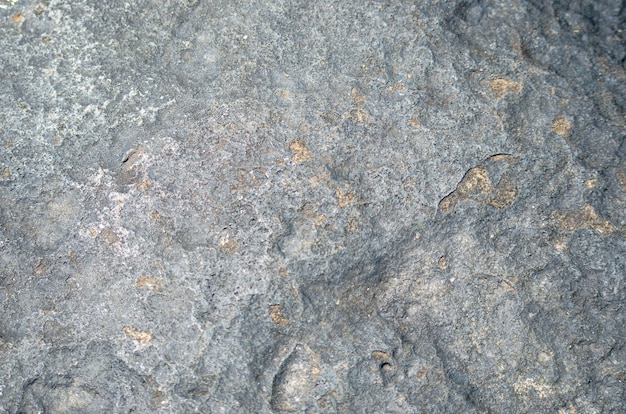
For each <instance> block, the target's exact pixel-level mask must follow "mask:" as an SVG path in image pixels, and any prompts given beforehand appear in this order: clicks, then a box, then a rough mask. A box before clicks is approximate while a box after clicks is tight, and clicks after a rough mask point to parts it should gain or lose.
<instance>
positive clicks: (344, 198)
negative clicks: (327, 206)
mask: <svg viewBox="0 0 626 414" xmlns="http://www.w3.org/2000/svg"><path fill="white" fill-rule="evenodd" d="M335 197H337V204H338V205H339V207H341V208H344V207H346V206H347V205H348V204H349V203H351V202H352V201H353V200H354V199H355V195H354V193H352V192H351V191H346V192H344V191H343V190H342V189H341V188H340V187H337V190H335Z"/></svg>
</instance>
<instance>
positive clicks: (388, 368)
mask: <svg viewBox="0 0 626 414" xmlns="http://www.w3.org/2000/svg"><path fill="white" fill-rule="evenodd" d="M392 369H393V367H392V366H391V364H390V363H389V362H383V363H382V364H380V370H381V371H385V372H387V371H391V370H392Z"/></svg>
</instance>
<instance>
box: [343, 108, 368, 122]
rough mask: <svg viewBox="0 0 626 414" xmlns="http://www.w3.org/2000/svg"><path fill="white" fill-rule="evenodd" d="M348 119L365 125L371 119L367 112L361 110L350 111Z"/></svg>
mask: <svg viewBox="0 0 626 414" xmlns="http://www.w3.org/2000/svg"><path fill="white" fill-rule="evenodd" d="M347 118H348V119H349V120H350V121H354V122H361V123H363V124H364V123H367V120H368V119H369V115H368V114H367V112H365V111H364V110H362V109H361V108H356V109H353V110H351V111H350V113H349V114H348V117H347Z"/></svg>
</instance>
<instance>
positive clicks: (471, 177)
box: [439, 165, 491, 212]
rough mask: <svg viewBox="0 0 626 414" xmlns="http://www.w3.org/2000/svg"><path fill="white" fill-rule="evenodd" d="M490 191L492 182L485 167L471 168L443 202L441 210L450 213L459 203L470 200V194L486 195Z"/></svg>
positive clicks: (440, 205)
mask: <svg viewBox="0 0 626 414" xmlns="http://www.w3.org/2000/svg"><path fill="white" fill-rule="evenodd" d="M490 189H491V181H490V180H489V177H488V176H487V170H486V169H485V167H484V166H482V165H479V166H478V167H474V168H470V169H469V170H468V171H467V172H466V173H465V175H464V176H463V179H461V181H460V182H459V184H457V186H456V189H455V190H454V191H453V192H451V193H450V194H448V195H447V196H445V197H444V198H443V199H442V200H441V202H440V203H439V208H440V209H441V210H442V211H446V212H447V211H450V210H451V209H452V208H453V207H454V206H455V205H456V204H457V203H458V202H459V201H461V200H465V199H467V198H470V197H469V194H470V192H479V193H483V194H486V193H487V192H488V191H489V190H490Z"/></svg>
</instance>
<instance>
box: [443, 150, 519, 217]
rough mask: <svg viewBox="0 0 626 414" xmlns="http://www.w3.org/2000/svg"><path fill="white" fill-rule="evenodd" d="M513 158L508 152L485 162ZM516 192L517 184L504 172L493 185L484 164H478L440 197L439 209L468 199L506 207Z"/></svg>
mask: <svg viewBox="0 0 626 414" xmlns="http://www.w3.org/2000/svg"><path fill="white" fill-rule="evenodd" d="M514 158H515V157H514V156H512V155H509V154H496V155H492V156H491V157H489V158H488V159H487V163H491V162H502V161H506V162H507V163H508V164H511V162H512V161H513V159H514ZM518 193H519V190H518V188H517V186H516V185H515V184H514V183H513V182H512V181H511V179H510V178H508V175H507V174H506V172H505V173H504V174H503V175H502V176H501V178H500V181H498V183H497V184H496V185H495V186H494V185H493V184H492V182H491V179H490V178H489V174H488V172H487V168H486V167H485V165H479V166H477V167H474V168H470V169H469V170H468V171H467V172H466V173H465V175H464V176H463V178H462V179H461V181H460V182H459V183H458V184H457V186H456V188H455V190H454V191H452V192H451V193H450V194H448V195H447V196H445V197H444V198H443V199H441V201H440V202H439V209H441V211H443V212H449V211H450V210H452V209H453V208H454V206H455V205H456V204H457V203H459V202H460V201H463V200H468V199H470V200H475V201H478V202H484V203H486V204H488V205H490V206H491V207H494V208H498V209H502V208H507V207H509V206H510V205H511V204H513V201H515V198H516V197H517V194H518Z"/></svg>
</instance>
